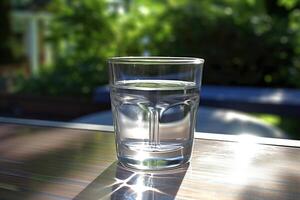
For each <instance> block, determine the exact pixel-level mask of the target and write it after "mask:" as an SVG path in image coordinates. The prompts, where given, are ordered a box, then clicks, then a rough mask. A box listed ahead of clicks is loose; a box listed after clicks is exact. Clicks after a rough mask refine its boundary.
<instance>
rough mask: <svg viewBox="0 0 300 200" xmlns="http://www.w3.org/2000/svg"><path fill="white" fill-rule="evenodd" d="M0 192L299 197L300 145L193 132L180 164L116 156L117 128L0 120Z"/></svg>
mask: <svg viewBox="0 0 300 200" xmlns="http://www.w3.org/2000/svg"><path fill="white" fill-rule="evenodd" d="M0 199H1V200H2V199H4V200H6V199H45V200H48V199H51V200H68V199H151V200H152V199H167V200H169V199H170V200H171V199H220V200H227V199H238V200H250V199H270V200H273V199H274V200H275V199H280V200H282V199H288V200H291V199H295V200H296V199H300V148H298V147H285V146H280V145H263V144H258V143H256V142H255V140H253V138H252V137H250V136H245V137H239V138H238V139H237V140H236V141H235V142H232V141H231V142H230V141H216V140H206V139H196V140H195V145H194V151H193V157H192V161H191V163H190V164H189V165H185V166H182V167H181V168H177V169H173V170H168V171H160V172H155V173H154V172H142V171H134V170H130V169H126V168H124V167H122V166H121V165H119V164H118V163H117V162H116V158H115V145H114V137H113V134H110V133H107V132H101V131H88V130H74V129H67V128H46V127H37V126H23V125H14V124H5V123H2V124H0Z"/></svg>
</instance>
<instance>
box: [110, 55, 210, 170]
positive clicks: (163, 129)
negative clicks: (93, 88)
mask: <svg viewBox="0 0 300 200" xmlns="http://www.w3.org/2000/svg"><path fill="white" fill-rule="evenodd" d="M108 63H109V74H110V89H111V93H110V95H111V104H112V112H113V118H114V127H115V138H116V148H117V156H118V160H119V161H120V162H121V163H122V164H123V165H125V166H127V167H133V168H137V169H146V170H159V169H165V168H171V167H176V166H179V165H182V164H184V163H187V162H188V161H189V159H190V157H191V151H192V146H193V137H194V127H195V120H196V114H197V109H198V104H199V90H200V86H201V78H202V68H203V63H204V60H203V59H199V58H188V57H114V58H111V59H109V61H108Z"/></svg>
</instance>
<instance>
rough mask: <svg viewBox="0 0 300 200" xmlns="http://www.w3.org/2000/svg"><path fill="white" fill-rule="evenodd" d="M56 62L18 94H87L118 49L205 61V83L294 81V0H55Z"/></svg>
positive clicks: (297, 67) (299, 46) (299, 55)
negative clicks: (192, 57) (201, 58)
mask: <svg viewBox="0 0 300 200" xmlns="http://www.w3.org/2000/svg"><path fill="white" fill-rule="evenodd" d="M49 10H51V11H52V12H53V13H54V15H55V18H54V20H53V22H52V27H51V33H52V34H51V37H50V38H49V40H50V41H51V42H52V44H53V46H54V49H55V53H56V56H55V57H56V60H55V62H54V63H55V65H54V66H52V67H50V68H45V69H44V70H42V71H41V72H40V74H39V76H37V77H32V78H30V79H25V78H24V79H20V81H19V84H18V86H17V89H16V90H17V91H18V92H27V93H36V94H47V95H90V94H91V93H92V91H93V89H94V88H95V87H97V86H98V85H101V84H105V83H106V82H107V79H108V75H107V66H106V63H105V60H106V59H107V58H108V57H110V56H122V55H141V54H144V55H148V54H149V55H165V56H195V57H203V58H205V59H206V64H205V71H204V82H205V83H209V84H221V85H251V86H274V87H278V86H279V87H300V82H299V81H298V80H299V78H300V7H299V1H298V0H278V1H275V0H274V1H270V0H247V1H239V0H218V1H213V0H202V1H197V0H189V1H188V0H180V1H175V0H164V1H146V0H138V1H130V0H124V1H104V0H85V1H79V0H74V1H65V0H54V1H53V3H52V4H51V6H50V8H49Z"/></svg>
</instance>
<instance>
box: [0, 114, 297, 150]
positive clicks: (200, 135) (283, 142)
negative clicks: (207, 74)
mask: <svg viewBox="0 0 300 200" xmlns="http://www.w3.org/2000/svg"><path fill="white" fill-rule="evenodd" d="M0 123H8V124H20V125H31V126H40V127H54V128H69V129H79V130H90V131H104V132H107V133H110V132H112V131H114V127H113V126H106V125H96V124H85V123H75V122H59V121H48V120H38V119H21V118H11V117H0ZM194 138H195V139H204V140H216V141H227V142H239V141H241V140H243V141H244V140H245V137H244V135H227V134H217V133H205V132H195V134H194ZM251 141H252V142H255V143H259V144H264V145H275V146H287V147H296V148H300V141H298V140H291V139H279V138H266V137H257V136H253V137H251Z"/></svg>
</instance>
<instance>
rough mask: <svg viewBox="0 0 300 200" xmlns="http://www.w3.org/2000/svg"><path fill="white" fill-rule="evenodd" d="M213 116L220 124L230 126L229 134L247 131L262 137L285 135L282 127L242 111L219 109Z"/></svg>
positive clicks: (281, 136)
mask: <svg viewBox="0 0 300 200" xmlns="http://www.w3.org/2000/svg"><path fill="white" fill-rule="evenodd" d="M212 118H213V119H214V121H215V123H219V124H220V126H222V127H224V128H227V129H229V128H230V129H231V130H230V132H228V134H237V135H241V134H244V133H247V134H248V135H255V136H262V137H276V138H283V137H285V134H284V132H283V131H281V130H280V129H278V128H276V127H274V126H272V125H270V124H267V123H265V122H263V121H262V120H260V119H258V118H255V117H253V116H250V115H248V114H245V113H242V112H237V111H230V110H224V109H219V110H216V111H215V112H214V113H213V116H212ZM228 131H229V130H228ZM217 132H219V131H217Z"/></svg>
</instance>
